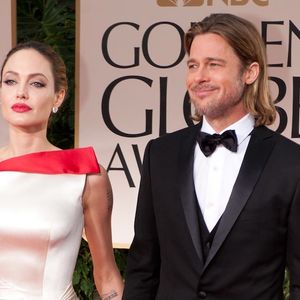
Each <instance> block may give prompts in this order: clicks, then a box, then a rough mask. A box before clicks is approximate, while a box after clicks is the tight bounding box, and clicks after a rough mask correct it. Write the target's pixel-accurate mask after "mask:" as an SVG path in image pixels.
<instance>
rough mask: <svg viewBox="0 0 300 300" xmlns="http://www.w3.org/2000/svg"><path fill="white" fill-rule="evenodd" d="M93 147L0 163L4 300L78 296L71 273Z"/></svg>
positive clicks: (0, 288)
mask: <svg viewBox="0 0 300 300" xmlns="http://www.w3.org/2000/svg"><path fill="white" fill-rule="evenodd" d="M88 173H99V165H98V163H97V160H96V157H95V154H94V151H93V149H92V148H90V147H89V148H81V149H74V150H59V151H50V152H39V153H33V154H28V155H24V156H19V157H16V158H12V159H9V160H5V161H2V162H0V299H1V300H2V299H6V300H21V299H24V300H38V299H39V300H40V299H43V300H71V299H72V300H73V299H78V298H77V296H76V294H75V292H74V290H73V287H72V276H73V271H74V268H75V264H76V259H77V255H78V251H79V247H80V242H81V235H82V229H83V208H82V193H83V190H84V186H85V180H86V174H88Z"/></svg>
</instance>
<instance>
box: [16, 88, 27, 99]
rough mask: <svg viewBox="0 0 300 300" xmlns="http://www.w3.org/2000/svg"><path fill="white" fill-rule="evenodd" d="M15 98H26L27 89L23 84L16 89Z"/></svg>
mask: <svg viewBox="0 0 300 300" xmlns="http://www.w3.org/2000/svg"><path fill="white" fill-rule="evenodd" d="M17 99H21V100H26V99H28V91H27V88H26V86H25V85H20V86H19V88H18V90H17Z"/></svg>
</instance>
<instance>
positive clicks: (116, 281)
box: [83, 166, 123, 300]
mask: <svg viewBox="0 0 300 300" xmlns="http://www.w3.org/2000/svg"><path fill="white" fill-rule="evenodd" d="M83 206H84V207H83V209H84V223H85V225H84V226H85V234H86V237H87V240H88V243H89V248H90V251H91V255H92V260H93V268H94V280H95V284H96V288H97V290H98V293H99V295H100V296H101V299H102V300H110V299H113V300H121V299H122V294H123V281H122V278H121V275H120V273H119V270H118V268H117V265H116V263H115V259H114V255H113V249H112V238H111V213H112V207H113V195H112V189H111V185H110V181H109V178H108V175H107V173H106V170H105V169H104V168H103V167H102V166H101V173H100V174H95V175H88V176H87V181H86V186H85V190H84V194H83Z"/></svg>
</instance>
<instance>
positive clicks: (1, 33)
mask: <svg viewBox="0 0 300 300" xmlns="http://www.w3.org/2000/svg"><path fill="white" fill-rule="evenodd" d="M15 21H16V19H15V0H1V1H0V65H1V66H2V62H3V60H4V57H5V55H6V53H7V52H8V51H9V49H10V48H11V47H12V45H13V44H14V42H15V38H14V36H15ZM0 101H1V99H0ZM0 115H1V114H0ZM6 141H7V128H6V124H5V123H4V121H3V119H2V115H1V116H0V146H1V145H3V144H4V143H5V142H6Z"/></svg>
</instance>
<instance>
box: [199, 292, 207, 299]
mask: <svg viewBox="0 0 300 300" xmlns="http://www.w3.org/2000/svg"><path fill="white" fill-rule="evenodd" d="M198 295H199V297H200V298H202V299H204V298H206V296H207V295H206V293H205V292H204V291H200V292H199V293H198Z"/></svg>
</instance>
